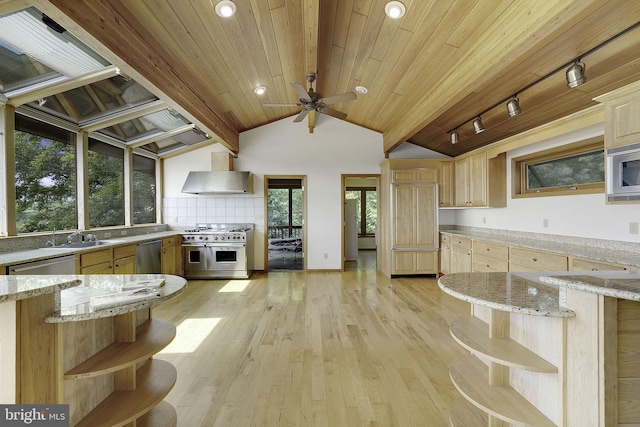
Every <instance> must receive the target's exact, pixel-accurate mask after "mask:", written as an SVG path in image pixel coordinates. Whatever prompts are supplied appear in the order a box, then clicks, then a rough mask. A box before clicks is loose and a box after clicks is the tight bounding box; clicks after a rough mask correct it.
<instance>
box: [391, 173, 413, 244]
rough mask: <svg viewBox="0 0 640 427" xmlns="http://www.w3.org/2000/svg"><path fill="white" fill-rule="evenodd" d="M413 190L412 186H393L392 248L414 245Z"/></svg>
mask: <svg viewBox="0 0 640 427" xmlns="http://www.w3.org/2000/svg"><path fill="white" fill-rule="evenodd" d="M414 210H415V206H414V189H413V186H412V185H394V186H393V230H392V234H393V241H392V245H391V247H393V248H407V247H411V246H413V245H414V240H415V239H414V234H415V220H414V217H415V212H414Z"/></svg>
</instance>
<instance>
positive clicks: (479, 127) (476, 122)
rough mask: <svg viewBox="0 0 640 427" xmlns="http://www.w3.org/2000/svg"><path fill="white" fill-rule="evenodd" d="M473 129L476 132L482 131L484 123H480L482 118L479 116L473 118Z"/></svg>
mask: <svg viewBox="0 0 640 427" xmlns="http://www.w3.org/2000/svg"><path fill="white" fill-rule="evenodd" d="M473 130H474V131H475V132H476V134H479V133H480V132H484V125H483V124H482V119H481V118H480V116H478V117H476V118H475V119H474V120H473Z"/></svg>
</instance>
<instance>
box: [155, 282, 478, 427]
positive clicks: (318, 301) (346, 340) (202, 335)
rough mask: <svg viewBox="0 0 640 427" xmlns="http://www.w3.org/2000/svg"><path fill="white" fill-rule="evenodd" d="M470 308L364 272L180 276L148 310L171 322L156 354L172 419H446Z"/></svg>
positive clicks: (355, 422) (326, 422)
mask: <svg viewBox="0 0 640 427" xmlns="http://www.w3.org/2000/svg"><path fill="white" fill-rule="evenodd" d="M468 312H469V308H468V304H467V303H464V302H461V301H459V300H457V299H454V298H452V297H450V296H448V295H446V294H445V293H443V292H442V291H440V289H439V288H438V285H437V282H436V279H434V278H416V277H412V278H394V279H388V278H386V277H384V276H382V275H380V274H378V273H377V272H376V271H370V270H368V271H365V270H355V271H346V272H343V273H339V272H299V273H274V272H271V273H268V274H265V273H254V274H253V276H252V277H251V280H233V281H225V280H216V281H190V282H189V288H188V289H187V291H186V292H185V293H183V294H182V295H181V296H179V297H178V298H176V299H174V300H172V301H169V302H167V303H165V304H163V305H162V306H160V307H158V308H156V309H155V310H154V314H153V317H154V318H157V319H166V320H170V321H172V322H174V323H175V324H176V325H177V328H178V333H177V337H176V339H175V340H174V342H173V343H172V344H170V345H169V347H167V348H166V349H165V350H163V351H162V352H161V353H159V354H158V355H157V356H156V357H157V358H158V359H164V360H168V361H170V362H171V363H173V364H174V365H175V366H176V367H177V369H178V380H177V383H176V385H175V387H174V389H173V390H172V391H171V393H170V394H169V396H168V397H167V399H166V400H167V401H169V402H170V403H171V404H173V405H174V406H175V407H176V409H177V412H178V425H179V426H185V427H187V426H189V427H192V426H327V427H329V426H330V427H336V426H429V427H437V426H447V425H449V421H448V420H449V406H450V404H451V402H452V401H453V400H454V399H455V398H456V397H458V394H457V391H456V390H455V389H454V387H453V385H452V384H451V382H450V380H449V366H450V364H451V361H452V360H453V359H455V358H457V357H459V356H461V355H463V354H464V350H463V349H462V348H461V347H460V346H459V345H457V344H456V343H455V342H454V341H453V339H452V338H451V337H450V336H449V332H448V324H449V323H450V322H451V320H453V319H454V318H455V317H457V316H459V315H461V314H467V313H468Z"/></svg>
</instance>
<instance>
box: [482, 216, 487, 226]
mask: <svg viewBox="0 0 640 427" xmlns="http://www.w3.org/2000/svg"><path fill="white" fill-rule="evenodd" d="M482 223H483V224H486V223H487V217H486V216H483V217H482Z"/></svg>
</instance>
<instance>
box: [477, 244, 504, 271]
mask: <svg viewBox="0 0 640 427" xmlns="http://www.w3.org/2000/svg"><path fill="white" fill-rule="evenodd" d="M477 255H485V256H488V257H490V258H494V259H496V260H500V261H509V247H508V246H505V245H501V244H499V243H491V242H485V241H483V240H474V241H473V256H474V257H475V256H477ZM505 271H506V270H505Z"/></svg>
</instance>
